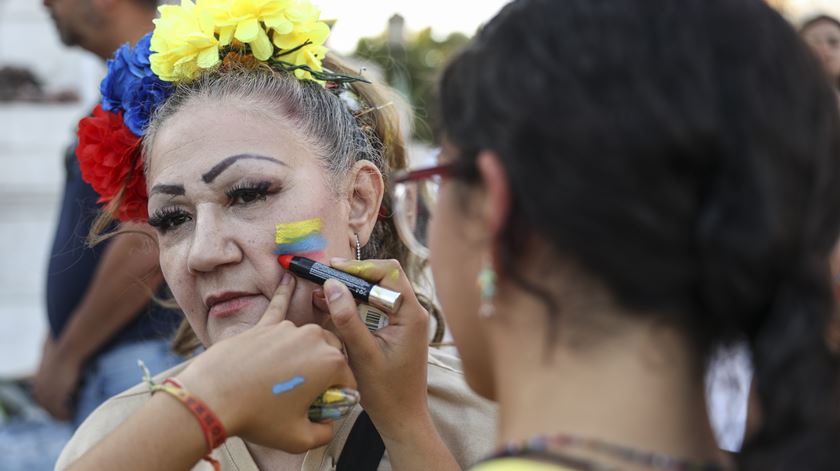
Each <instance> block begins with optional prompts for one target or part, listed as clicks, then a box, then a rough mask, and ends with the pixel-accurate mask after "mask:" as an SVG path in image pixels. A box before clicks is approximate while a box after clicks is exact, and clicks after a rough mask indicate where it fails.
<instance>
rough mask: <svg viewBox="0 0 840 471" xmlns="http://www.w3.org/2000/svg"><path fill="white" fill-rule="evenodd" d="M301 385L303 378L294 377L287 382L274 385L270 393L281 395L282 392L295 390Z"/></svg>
mask: <svg viewBox="0 0 840 471" xmlns="http://www.w3.org/2000/svg"><path fill="white" fill-rule="evenodd" d="M301 384H303V376H295V377H294V378H292V379H290V380H288V381H285V382H282V383H277V384H275V385H274V386H272V388H271V392H272V393H274V394H283V393H284V392H289V391H291V390H292V389H295V388H296V387H298V386H300V385H301Z"/></svg>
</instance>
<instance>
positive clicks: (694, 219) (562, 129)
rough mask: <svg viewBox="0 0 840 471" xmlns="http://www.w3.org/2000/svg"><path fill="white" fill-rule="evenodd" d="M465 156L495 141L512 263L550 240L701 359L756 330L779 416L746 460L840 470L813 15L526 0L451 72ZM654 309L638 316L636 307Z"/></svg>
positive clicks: (768, 420)
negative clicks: (806, 28)
mask: <svg viewBox="0 0 840 471" xmlns="http://www.w3.org/2000/svg"><path fill="white" fill-rule="evenodd" d="M440 96H441V98H440V110H441V122H442V129H441V131H442V133H443V135H444V137H445V138H446V139H447V141H448V142H450V143H451V144H452V145H453V146H455V147H456V148H457V149H458V154H459V155H458V157H456V159H457V160H456V166H457V169H458V170H456V171H457V172H459V173H460V175H461V176H462V177H463V180H464V181H466V183H465V184H466V185H475V184H478V181H479V179H478V176H477V172H476V170H475V158H476V156H477V154H478V153H479V151H481V150H484V149H489V150H493V151H495V152H496V153H497V154H498V156H499V158H500V160H501V163H502V165H503V166H504V168H505V171H506V173H507V178H508V180H509V185H510V188H511V201H510V204H511V210H510V216H509V220H508V221H507V225H506V229H505V230H504V231H503V233H502V236H501V240H500V241H499V244H500V247H501V249H500V264H501V266H502V272H504V273H506V274H508V273H509V274H511V277H512V279H513V280H514V281H516V282H518V283H519V284H520V285H521V286H522V287H523V288H525V289H526V290H528V291H531V292H533V293H536V294H539V295H540V296H541V297H543V298H544V299H545V300H546V301H547V302H548V303H549V306H548V307H549V308H550V310H551V315H552V317H553V318H556V316H557V314H558V312H559V309H556V307H557V306H559V303H558V302H557V300H556V299H554V300H553V301H552V296H553V295H552V291H553V290H552V289H551V287H547V286H539V285H536V284H534V283H531V282H528V281H526V278H525V274H523V273H519V272H518V271H517V264H516V263H515V260H516V259H520V260H521V257H522V252H523V247H528V246H529V244H528V243H527V241H530V240H534V238H535V237H536V238H539V239H540V240H544V241H547V242H548V243H549V244H550V246H551V249H552V250H553V252H554V253H555V255H556V256H558V257H563V258H565V259H570V260H572V261H574V262H575V263H576V264H577V266H579V267H581V269H582V270H583V272H584V273H586V274H587V275H588V276H590V277H591V278H593V279H595V280H597V281H599V282H600V283H602V284H603V285H604V286H605V287H606V288H607V289H608V290H609V292H610V293H611V294H612V295H613V297H614V298H615V299H616V300H617V302H618V303H619V304H620V305H621V306H622V307H624V308H626V310H627V312H628V315H638V316H642V315H647V316H651V315H653V316H658V317H660V318H661V319H660V320H661V321H663V322H668V323H670V324H672V325H675V326H677V327H679V328H681V329H684V331H685V332H688V333H689V335H690V337H691V338H692V340H693V342H694V347H695V348H696V351H697V352H698V356H699V357H700V358H703V359H706V360H708V358H709V356H710V354H711V352H712V351H713V350H714V349H715V347H717V346H719V345H721V344H727V343H730V342H733V341H736V340H746V341H747V343H748V344H749V346H750V348H751V350H752V356H753V363H754V368H755V376H754V380H755V384H756V388H757V392H758V397H759V400H760V407H761V409H762V417H763V423H762V426H761V429H760V430H759V431H758V433H757V434H756V435H755V436H754V437H752V438H751V439H749V440H748V441H747V442H746V444H745V446H744V448H743V451H742V453H741V454H740V455H739V457H738V460H739V467H740V469H743V470H759V469H760V470H782V469H784V470H792V469H797V470H798V469H808V470H829V469H831V470H837V469H840V453H837V450H836V447H837V445H838V443H840V433H839V432H838V428H839V427H838V424H840V414H838V407H839V406H840V397H838V379H840V371H838V359H837V357H836V356H835V355H834V354H832V353H831V352H830V351H829V349H828V348H827V345H826V342H825V336H826V328H827V323H828V322H829V319H830V318H831V316H832V313H833V311H834V309H835V298H834V295H833V290H832V282H831V279H830V275H829V268H828V256H829V253H830V251H831V249H832V247H833V246H834V245H835V243H836V242H837V239H838V234H839V233H840V232H839V231H840V116H838V110H837V104H836V103H837V102H836V100H835V97H834V92H833V91H832V90H831V88H830V87H829V85H828V84H827V83H826V81H825V80H824V77H823V72H822V70H821V69H820V66H819V64H818V63H817V61H816V60H815V58H814V57H813V56H812V54H811V53H810V52H809V51H808V50H807V48H806V47H805V45H804V44H803V42H802V41H801V40H800V39H799V37H798V35H797V33H796V31H794V29H793V28H792V27H791V26H790V25H789V24H788V23H787V22H786V21H785V20H784V19H783V18H782V17H781V16H780V15H779V14H778V13H777V12H775V11H774V10H772V9H771V8H770V7H768V6H767V5H766V4H765V2H763V1H761V0H679V1H675V0H564V1H557V0H518V1H514V2H513V3H511V4H509V5H508V6H506V7H505V8H504V9H503V10H502V11H501V12H500V13H499V15H498V16H496V17H495V18H494V19H493V20H491V21H490V22H489V23H488V24H487V25H486V26H485V27H484V28H483V29H482V30H481V31H480V32H479V34H478V35H477V37H476V38H475V39H474V41H473V42H472V43H471V44H470V45H469V46H468V47H467V48H466V49H465V50H464V51H462V52H461V53H460V54H459V55H458V56H457V57H456V58H455V59H454V60H453V62H452V63H451V64H450V65H449V66H448V68H447V69H446V70H445V72H444V74H443V77H442V80H441V84H440ZM629 313H637V314H629Z"/></svg>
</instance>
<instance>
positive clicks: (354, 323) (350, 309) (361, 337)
mask: <svg viewBox="0 0 840 471" xmlns="http://www.w3.org/2000/svg"><path fill="white" fill-rule="evenodd" d="M324 295H325V296H326V298H327V306H328V307H329V310H330V316H331V317H332V321H333V325H335V329H336V334H337V335H338V336H339V337H341V340H342V341H343V342H344V347H345V348H346V349H347V354H348V355H349V356H350V358H351V359H354V360H356V361H367V360H370V359H372V358H373V357H374V356H375V355H376V353H377V352H378V350H379V348H378V347H377V345H376V340H375V339H374V338H373V335H371V333H370V332H369V331H368V329H367V327H366V326H365V324H364V322H362V319H360V318H359V315H358V310H357V309H358V308H357V307H356V302H355V301H354V300H353V296H352V295H351V294H350V290H348V289H347V287H346V286H344V285H343V284H341V283H340V282H338V281H336V280H332V279H330V280H327V282H326V283H324Z"/></svg>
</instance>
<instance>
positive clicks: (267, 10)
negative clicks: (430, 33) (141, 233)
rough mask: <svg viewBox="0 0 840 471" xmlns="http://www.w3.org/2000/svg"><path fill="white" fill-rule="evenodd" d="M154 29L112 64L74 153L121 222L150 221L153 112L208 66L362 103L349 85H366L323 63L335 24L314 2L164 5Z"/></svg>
mask: <svg viewBox="0 0 840 471" xmlns="http://www.w3.org/2000/svg"><path fill="white" fill-rule="evenodd" d="M159 11H160V17H159V18H158V19H156V20H154V23H155V30H154V32H153V33H150V34H147V35H146V36H144V37H143V39H141V40H140V41H139V42H138V43H137V45H136V46H135V47H133V48H132V47H131V46H130V45H128V44H125V45H123V46H122V47H120V49H118V50H117V52H116V53H115V54H114V58H113V59H110V60H109V61H108V73H107V74H106V76H105V78H104V79H103V80H102V83H101V84H100V87H99V89H100V92H101V94H102V101H101V103H100V104H99V105H97V106H96V108H94V110H93V113H92V114H91V115H90V116H88V117H86V118H83V119H82V120H81V121H80V122H79V129H78V144H77V146H76V156H77V157H78V159H79V166H80V167H81V171H82V179H83V180H84V181H85V182H87V183H88V184H90V185H91V186H92V187H93V189H94V190H95V191H96V192H97V193H98V194H99V195H100V198H99V201H98V202H99V203H110V202H112V201H114V200H119V201H120V205H119V207H117V208H112V209H113V213H114V217H116V218H117V219H119V220H121V221H130V220H144V219H147V218H148V213H147V210H146V201H147V198H148V195H147V194H146V182H145V178H144V176H143V162H142V157H141V155H140V147H141V146H140V144H141V140H142V136H143V134H144V132H145V129H146V127H147V126H148V124H149V120H150V119H151V116H152V114H153V113H154V111H155V109H157V107H159V106H160V105H161V104H163V102H165V101H166V99H167V98H168V97H169V96H170V95H171V94H172V93H173V92H174V90H175V85H177V84H178V83H186V82H189V81H191V80H193V79H195V78H196V77H198V76H199V75H200V74H201V73H202V71H204V70H211V69H214V68H216V67H218V66H220V65H221V64H224V63H227V62H229V61H242V62H248V61H253V60H256V61H259V62H260V63H265V64H268V65H269V66H270V67H272V68H273V69H276V70H282V71H286V72H288V73H292V74H294V75H295V77H297V78H298V79H300V80H313V81H315V82H317V83H319V84H321V85H323V86H325V87H326V88H327V89H328V90H330V91H332V92H334V93H335V94H336V95H338V96H339V98H341V99H342V102H344V103H346V104H347V106H348V108H350V110H351V111H352V112H354V114H356V113H358V112H359V109H360V108H361V105H360V102H359V100H358V97H356V96H355V94H353V93H352V92H351V91H350V90H349V87H348V86H347V85H348V84H349V83H351V82H355V81H364V80H363V79H361V78H358V77H352V76H348V75H342V74H336V73H332V72H330V71H328V70H326V69H324V68H323V66H322V64H321V61H322V60H323V57H324V56H325V55H326V53H327V48H326V47H324V42H325V41H326V40H327V36H328V35H329V32H330V29H329V26H327V24H326V23H324V22H322V21H320V11H319V10H318V8H317V7H315V6H314V5H312V4H311V3H310V2H309V0H196V1H195V2H193V1H192V0H181V4H180V5H163V6H161V7H159Z"/></svg>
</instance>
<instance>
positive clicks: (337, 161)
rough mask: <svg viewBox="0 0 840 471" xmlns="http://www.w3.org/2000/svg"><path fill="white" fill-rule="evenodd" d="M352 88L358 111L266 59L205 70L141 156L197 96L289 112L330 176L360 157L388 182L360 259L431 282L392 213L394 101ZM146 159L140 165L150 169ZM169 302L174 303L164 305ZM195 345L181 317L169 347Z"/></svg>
mask: <svg viewBox="0 0 840 471" xmlns="http://www.w3.org/2000/svg"><path fill="white" fill-rule="evenodd" d="M324 66H325V67H326V68H328V69H330V70H331V71H333V72H336V73H341V74H347V75H353V74H354V73H355V71H353V70H352V69H351V68H350V67H349V66H347V65H346V64H345V63H343V62H342V61H341V60H340V59H338V58H337V57H336V56H334V55H332V54H330V55H328V56H327V57H326V58H325V60H324ZM350 86H351V88H352V91H353V92H354V93H355V94H356V95H357V96H358V98H359V99H360V101H361V102H362V108H361V109H360V110H359V111H356V112H352V111H350V109H349V108H348V106H347V105H346V104H345V103H344V102H343V101H342V100H341V99H340V98H339V97H338V96H337V95H336V94H335V93H334V92H332V91H330V90H327V89H326V88H324V87H323V86H321V85H319V84H317V83H315V82H312V81H305V80H298V79H296V78H295V77H294V76H293V75H291V74H289V73H286V72H278V71H275V70H273V69H271V68H269V67H267V66H265V65H263V64H256V65H243V64H238V63H237V64H233V65H231V64H226V65H224V66H223V67H221V68H219V69H216V70H213V71H209V72H206V73H204V74H203V75H201V76H200V77H198V78H197V79H196V80H194V81H191V82H189V83H185V84H179V85H178V86H177V87H176V89H175V91H174V93H173V94H172V95H171V96H170V97H169V98H168V99H167V100H166V102H165V103H164V104H163V105H161V106H160V107H159V108H158V109H157V110H156V111H155V114H154V115H153V117H152V119H151V122H150V124H149V127H148V129H146V133H145V136H144V138H143V154H144V155H146V156H149V155H150V154H149V150H150V149H151V147H152V146H153V144H154V140H155V138H156V136H157V133H158V132H159V130H160V128H161V127H162V126H164V125H165V123H166V121H167V120H168V119H169V118H171V117H172V116H173V115H175V114H176V113H177V112H178V111H179V110H181V109H182V108H184V106H186V105H187V104H188V103H191V102H195V101H198V100H211V101H227V100H236V101H237V102H239V103H243V102H244V104H245V105H246V106H247V107H248V108H252V109H254V110H255V111H271V112H275V113H279V114H280V115H282V116H285V117H287V118H288V119H289V120H290V121H291V122H292V123H293V124H294V125H295V126H296V127H297V128H298V129H299V130H300V131H301V134H302V135H303V136H305V137H307V138H308V139H311V143H312V144H313V145H314V146H315V147H316V150H317V152H318V154H319V155H320V156H321V157H322V159H323V160H324V162H325V166H326V168H327V170H328V172H329V173H330V175H331V176H332V177H333V178H341V177H342V176H344V175H345V174H346V172H347V171H348V170H349V169H351V168H352V167H353V165H354V164H355V163H356V162H358V161H361V160H368V161H370V162H372V163H373V164H374V165H376V167H377V168H378V169H379V171H380V172H381V173H382V175H383V177H384V179H385V185H386V192H385V195H384V198H383V201H382V207H381V208H382V209H381V211H380V218H379V220H378V221H377V222H376V224H375V225H374V229H373V232H372V233H371V235H370V238H369V241H368V243H367V244H366V245H365V246H364V247H363V248H362V257H363V258H376V259H396V260H398V261H399V262H400V264H401V265H402V266H403V267H404V269H405V271H406V273H407V275H408V276H409V279H411V280H412V284H413V285H414V286H415V288H416V289H419V288H420V287H423V286H430V283H429V282H428V280H426V279H425V270H424V268H425V266H424V265H425V261H424V260H421V259H419V258H417V257H415V256H414V255H412V253H411V252H410V251H409V249H408V247H406V245H405V244H404V243H403V242H402V241H401V239H400V238H399V235H398V233H397V230H396V226H395V223H394V220H393V218H392V216H391V209H392V203H391V198H390V191H387V190H388V189H389V188H390V184H391V183H390V178H389V177H390V174H391V172H392V171H393V170H399V169H403V168H406V167H408V156H407V153H406V146H405V142H404V139H403V135H402V132H401V129H400V125H399V123H400V118H399V110H398V107H397V106H391V105H393V104H394V103H395V101H396V100H398V98H397V97H396V95H395V94H394V93H393V92H392V91H391V90H390V89H388V88H386V87H383V86H381V85H374V84H370V83H364V82H354V83H352V84H351V85H350ZM148 164H149V162H148V159H147V160H146V162H145V166H146V167H147V168H148ZM121 200H122V192H120V194H119V195H118V196H117V197H116V198H115V199H114V200H113V201H112V202H111V204H109V205H108V206H107V207H106V208H104V210H103V211H102V213H101V215H100V217H99V218H98V220H97V222H96V223H95V224H94V226H93V228H92V230H91V240H92V241H93V243H95V242H97V241H99V240H102V239H103V238H107V237H111V236H112V235H114V234H105V235H103V233H104V232H105V230H106V228H107V227H108V226H109V225H110V224H111V223H112V222H113V215H114V212H115V209H116V208H117V207H119V205H120V203H121ZM418 298H419V299H420V300H421V303H422V304H423V305H424V306H425V307H426V309H428V310H429V312H430V314H431V315H432V316H433V317H434V318H435V320H436V323H437V326H436V331H435V334H434V336H433V339H432V342H433V343H438V342H440V340H441V339H442V337H443V333H444V323H443V320H442V317H441V315H440V312H439V310H438V309H437V308H436V306H435V305H434V303H433V302H431V300H430V297H429V296H426V295H424V294H423V293H420V292H418ZM167 304H170V305H171V303H167ZM199 345H200V343H199V342H198V339H197V337H196V336H195V334H194V332H192V329H191V328H190V326H189V324H188V323H186V321H184V322H182V324H181V326H180V327H179V329H178V332H177V334H176V336H175V339H174V341H173V349H174V350H175V351H176V352H178V353H180V354H186V353H188V352H191V351H193V350H195V349H196V348H197V347H198V346H199Z"/></svg>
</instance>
